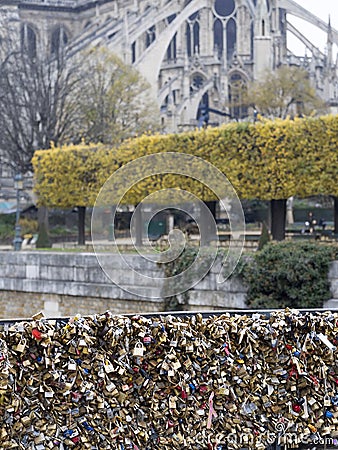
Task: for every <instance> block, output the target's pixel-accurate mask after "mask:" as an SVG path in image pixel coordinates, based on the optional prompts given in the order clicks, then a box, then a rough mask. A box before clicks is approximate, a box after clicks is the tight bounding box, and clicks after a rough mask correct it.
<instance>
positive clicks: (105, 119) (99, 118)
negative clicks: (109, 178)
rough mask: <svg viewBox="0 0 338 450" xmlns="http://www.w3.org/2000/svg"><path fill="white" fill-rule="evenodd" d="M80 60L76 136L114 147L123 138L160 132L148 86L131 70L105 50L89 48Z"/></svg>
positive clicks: (155, 108)
mask: <svg viewBox="0 0 338 450" xmlns="http://www.w3.org/2000/svg"><path fill="white" fill-rule="evenodd" d="M80 57H81V60H82V61H83V63H82V66H81V83H79V84H78V86H77V91H76V101H77V105H78V107H79V115H78V117H77V128H76V129H75V134H77V135H78V136H81V138H82V139H84V140H85V141H86V142H87V143H88V142H92V143H99V142H101V143H103V144H109V145H113V146H117V145H119V144H120V143H121V142H122V141H123V140H124V139H126V138H130V137H135V136H137V135H140V134H142V133H144V132H145V131H149V130H150V131H155V130H158V129H159V122H158V117H159V111H158V107H157V106H156V104H155V102H153V101H152V100H151V92H150V86H149V85H148V84H147V83H146V82H145V80H144V79H143V78H142V77H141V76H140V74H139V73H138V72H137V71H136V70H135V69H134V68H132V67H130V66H127V65H126V64H124V63H123V62H122V61H121V60H120V59H119V58H118V57H117V56H116V55H114V54H112V53H111V52H109V51H108V50H107V49H105V48H92V49H90V50H89V51H86V52H85V53H83V54H81V55H80Z"/></svg>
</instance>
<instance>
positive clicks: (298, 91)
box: [244, 66, 327, 240]
mask: <svg viewBox="0 0 338 450" xmlns="http://www.w3.org/2000/svg"><path fill="white" fill-rule="evenodd" d="M244 97H245V99H246V100H245V101H246V103H247V104H248V105H251V106H252V107H253V108H254V109H255V111H257V112H258V113H260V114H261V115H264V116H267V117H270V118H276V117H278V118H282V119H285V118H286V117H287V116H304V115H309V114H315V113H316V112H318V111H319V112H324V111H326V110H327V108H326V105H325V103H324V102H323V101H322V99H321V98H320V97H319V96H318V95H317V94H316V91H315V89H314V88H313V87H312V85H311V82H310V79H309V74H308V73H307V72H306V70H304V69H302V68H299V67H294V66H281V67H279V68H278V69H277V70H276V71H274V72H267V73H266V76H265V77H264V78H263V79H261V80H258V81H255V82H253V83H251V85H250V86H249V88H248V89H247V90H246V91H245V93H244ZM285 218H286V199H272V200H271V232H272V236H273V238H274V239H276V240H282V239H284V238H285Z"/></svg>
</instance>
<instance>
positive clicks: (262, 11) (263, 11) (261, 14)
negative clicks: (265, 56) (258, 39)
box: [255, 0, 270, 36]
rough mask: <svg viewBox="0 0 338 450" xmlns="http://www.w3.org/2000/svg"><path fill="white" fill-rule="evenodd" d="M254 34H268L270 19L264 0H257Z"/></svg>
mask: <svg viewBox="0 0 338 450" xmlns="http://www.w3.org/2000/svg"><path fill="white" fill-rule="evenodd" d="M255 36H270V20H269V11H268V8H267V4H266V0H257V5H256V15H255Z"/></svg>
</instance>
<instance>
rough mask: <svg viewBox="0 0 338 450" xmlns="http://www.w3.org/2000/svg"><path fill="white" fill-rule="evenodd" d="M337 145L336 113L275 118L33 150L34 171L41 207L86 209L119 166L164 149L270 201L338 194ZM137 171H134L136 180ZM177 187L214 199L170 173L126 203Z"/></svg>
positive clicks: (243, 193) (243, 192) (241, 191)
mask: <svg viewBox="0 0 338 450" xmlns="http://www.w3.org/2000/svg"><path fill="white" fill-rule="evenodd" d="M337 146H338V117H337V116H324V117H321V118H306V119H295V120H289V119H286V120H281V119H277V120H274V121H263V122H258V123H256V124H248V123H239V124H237V123H236V124H234V123H232V124H229V125H225V126H222V127H219V128H209V129H203V130H198V131H192V132H188V133H181V134H170V135H164V136H163V135H152V136H149V135H144V136H142V137H140V138H137V139H131V140H128V141H125V142H124V143H123V144H122V145H121V146H120V147H119V149H108V148H107V147H103V146H98V145H90V146H85V145H78V146H71V147H66V148H61V149H51V150H48V151H38V152H36V153H35V156H34V158H33V166H34V171H35V177H36V190H37V192H38V194H39V198H40V203H42V204H46V205H52V206H62V207H66V206H74V205H78V206H81V205H83V206H85V205H87V206H88V205H92V204H93V203H94V201H95V198H96V196H97V194H98V192H99V190H100V188H101V187H102V185H103V184H104V182H105V181H106V179H107V178H109V176H110V175H111V174H112V173H113V172H114V171H115V170H116V169H117V168H118V167H121V166H123V165H125V164H127V163H128V162H130V161H132V160H134V159H136V158H139V157H141V156H145V155H149V154H153V153H162V152H179V153H186V154H190V155H195V156H199V157H200V158H202V159H204V160H206V161H209V162H210V163H211V164H213V165H215V166H216V167H217V168H218V169H220V170H221V171H222V172H223V173H224V174H225V175H226V176H227V177H228V179H229V180H230V182H231V183H232V184H233V186H234V188H235V189H236V191H237V193H238V195H239V196H240V197H242V198H260V199H265V200H271V199H282V198H287V197H289V196H291V195H298V196H300V197H306V196H310V195H315V194H331V195H338V148H337ZM164 161H165V160H164ZM165 169H166V165H165V162H164V163H163V170H164V171H165ZM143 173H144V167H142V166H140V174H139V175H140V178H142V176H144V175H143ZM198 173H199V171H198V166H196V174H198ZM206 178H207V177H206ZM176 186H179V187H180V188H181V189H184V188H187V189H188V190H190V191H191V190H192V192H194V193H195V195H198V196H199V198H203V199H204V200H208V199H213V195H212V193H211V192H210V191H209V190H208V189H206V188H204V187H203V186H201V185H200V184H198V183H196V182H193V181H192V180H189V179H187V178H184V177H179V176H177V175H173V174H169V175H163V176H157V177H150V178H148V179H144V180H142V181H140V182H139V183H138V184H137V185H136V186H135V187H134V188H133V190H131V192H130V193H129V194H128V195H127V196H126V197H125V202H126V203H137V202H138V201H140V200H141V199H143V198H144V197H145V196H146V195H148V194H149V193H151V192H154V191H156V190H158V189H163V188H166V187H176ZM192 186H193V188H192Z"/></svg>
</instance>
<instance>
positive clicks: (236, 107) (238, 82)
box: [228, 68, 249, 119]
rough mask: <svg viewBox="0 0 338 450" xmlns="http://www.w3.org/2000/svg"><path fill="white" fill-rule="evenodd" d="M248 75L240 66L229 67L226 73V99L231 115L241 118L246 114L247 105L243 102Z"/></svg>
mask: <svg viewBox="0 0 338 450" xmlns="http://www.w3.org/2000/svg"><path fill="white" fill-rule="evenodd" d="M248 81H249V79H248V75H247V74H246V73H245V72H244V71H243V70H242V69H240V68H235V69H231V70H230V71H229V74H228V101H229V110H230V114H231V116H232V117H234V118H236V119H243V118H244V117H247V115H248V107H247V105H244V104H243V94H244V92H245V89H246V86H247V83H248Z"/></svg>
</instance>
